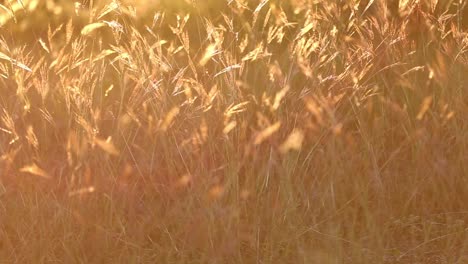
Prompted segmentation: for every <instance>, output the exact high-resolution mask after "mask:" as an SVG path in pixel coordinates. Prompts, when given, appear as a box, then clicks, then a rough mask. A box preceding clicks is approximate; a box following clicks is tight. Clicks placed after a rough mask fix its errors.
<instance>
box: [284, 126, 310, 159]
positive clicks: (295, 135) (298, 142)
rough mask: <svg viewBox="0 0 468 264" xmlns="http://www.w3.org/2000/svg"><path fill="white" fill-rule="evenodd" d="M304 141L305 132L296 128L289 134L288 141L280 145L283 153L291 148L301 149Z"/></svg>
mask: <svg viewBox="0 0 468 264" xmlns="http://www.w3.org/2000/svg"><path fill="white" fill-rule="evenodd" d="M303 141H304V132H303V131H302V130H300V129H294V130H293V132H291V134H289V136H288V138H287V139H286V141H284V143H283V144H281V146H280V151H281V153H283V154H284V153H287V152H288V151H290V150H300V149H301V147H302V142H303Z"/></svg>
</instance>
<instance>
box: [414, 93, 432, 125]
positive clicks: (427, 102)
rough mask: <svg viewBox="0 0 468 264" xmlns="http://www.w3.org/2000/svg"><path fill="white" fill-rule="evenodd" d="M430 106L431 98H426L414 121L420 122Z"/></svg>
mask: <svg viewBox="0 0 468 264" xmlns="http://www.w3.org/2000/svg"><path fill="white" fill-rule="evenodd" d="M431 104H432V96H427V97H426V98H424V100H423V102H422V104H421V108H420V109H419V113H418V115H417V116H416V119H418V120H422V119H423V118H424V115H425V114H426V113H427V111H428V110H429V108H431Z"/></svg>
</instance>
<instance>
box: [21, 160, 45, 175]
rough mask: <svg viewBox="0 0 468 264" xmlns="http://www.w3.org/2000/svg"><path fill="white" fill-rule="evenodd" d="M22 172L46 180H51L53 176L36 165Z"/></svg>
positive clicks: (22, 169)
mask: <svg viewBox="0 0 468 264" xmlns="http://www.w3.org/2000/svg"><path fill="white" fill-rule="evenodd" d="M20 172H24V173H29V174H32V175H35V176H39V177H42V178H45V179H50V178H51V176H50V175H49V174H48V173H47V172H45V171H44V170H43V169H41V168H40V167H39V166H37V165H36V164H35V163H33V164H31V165H28V166H25V167H23V168H21V169H20Z"/></svg>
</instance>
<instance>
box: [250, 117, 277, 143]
mask: <svg viewBox="0 0 468 264" xmlns="http://www.w3.org/2000/svg"><path fill="white" fill-rule="evenodd" d="M280 127H281V122H280V121H278V122H276V123H274V124H273V125H271V126H269V127H267V128H265V129H264V130H263V131H261V132H260V133H259V134H258V135H257V136H256V137H255V140H254V144H255V145H260V144H261V143H262V142H263V141H265V140H266V139H268V138H269V137H271V136H272V135H273V134H274V133H276V132H278V130H279V129H280Z"/></svg>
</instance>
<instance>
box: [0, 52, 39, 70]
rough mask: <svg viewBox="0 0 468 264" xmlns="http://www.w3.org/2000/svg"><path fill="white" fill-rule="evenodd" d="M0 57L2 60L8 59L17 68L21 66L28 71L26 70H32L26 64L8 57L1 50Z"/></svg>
mask: <svg viewBox="0 0 468 264" xmlns="http://www.w3.org/2000/svg"><path fill="white" fill-rule="evenodd" d="M0 59H2V60H6V61H9V62H10V63H11V64H13V65H15V66H16V67H18V68H21V69H23V70H25V71H28V72H32V70H31V68H29V67H28V66H26V65H25V64H23V63H21V62H19V61H17V60H15V59H12V58H10V56H8V55H6V54H5V53H3V52H0Z"/></svg>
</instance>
